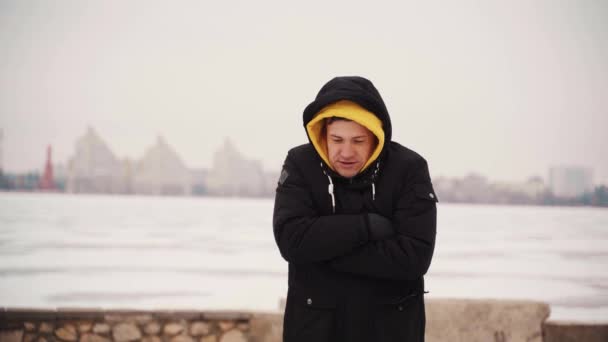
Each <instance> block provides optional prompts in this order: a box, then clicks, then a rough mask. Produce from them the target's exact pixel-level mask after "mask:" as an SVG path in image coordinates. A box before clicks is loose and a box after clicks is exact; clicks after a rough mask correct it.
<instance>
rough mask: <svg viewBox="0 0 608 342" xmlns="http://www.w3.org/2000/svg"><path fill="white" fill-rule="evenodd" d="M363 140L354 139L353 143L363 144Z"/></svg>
mask: <svg viewBox="0 0 608 342" xmlns="http://www.w3.org/2000/svg"><path fill="white" fill-rule="evenodd" d="M364 142H365V140H355V144H363V143H364Z"/></svg>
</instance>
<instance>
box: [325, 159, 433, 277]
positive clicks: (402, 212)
mask: <svg viewBox="0 0 608 342" xmlns="http://www.w3.org/2000/svg"><path fill="white" fill-rule="evenodd" d="M408 178H410V179H408V181H407V182H406V184H407V185H406V186H405V188H404V189H402V191H401V194H400V196H399V198H398V200H397V203H396V206H395V210H394V212H393V217H392V222H393V227H394V229H395V232H396V234H395V235H393V236H392V237H390V238H388V239H385V240H378V241H370V242H369V243H367V244H365V245H363V246H360V247H358V248H357V249H355V250H353V251H352V252H351V253H348V254H347V255H344V256H340V257H337V258H335V259H333V260H332V261H331V262H330V264H331V265H332V267H333V268H334V269H335V270H336V271H339V272H346V273H352V274H358V275H365V276H370V277H377V278H392V279H404V280H414V279H417V278H419V277H421V276H422V275H424V274H425V273H426V272H427V270H428V268H429V266H430V264H431V258H432V256H433V251H434V248H435V236H436V223H437V208H436V202H437V196H436V195H435V192H434V191H433V187H432V184H431V179H430V176H429V171H428V166H427V164H426V161H425V160H424V159H421V160H420V161H419V164H418V166H416V169H415V170H414V172H413V175H412V176H410V177H408Z"/></svg>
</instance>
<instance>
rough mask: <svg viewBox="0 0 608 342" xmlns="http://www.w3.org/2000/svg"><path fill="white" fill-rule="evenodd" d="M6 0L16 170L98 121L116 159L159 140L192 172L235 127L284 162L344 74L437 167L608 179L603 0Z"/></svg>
mask: <svg viewBox="0 0 608 342" xmlns="http://www.w3.org/2000/svg"><path fill="white" fill-rule="evenodd" d="M287 3H288V2H287V1H276V2H266V1H223V2H220V1H192V2H182V1H166V2H151V1H145V2H136V1H129V2H123V1H115V2H114V1H95V2H93V1H7V0H0V128H2V129H3V130H4V140H3V143H2V145H3V157H2V163H3V166H4V169H5V170H6V171H9V172H10V171H25V170H31V169H40V168H42V166H43V164H44V160H45V149H46V145H47V144H51V145H52V146H53V157H54V161H55V162H66V161H67V160H68V159H69V157H70V156H71V155H72V154H73V153H74V143H75V141H76V139H77V138H78V137H79V136H82V135H83V134H84V133H85V132H86V128H87V126H88V125H90V126H92V127H94V128H95V129H96V130H97V132H98V133H99V134H100V136H101V137H102V138H104V139H105V140H106V142H107V143H108V145H109V146H110V148H111V149H112V150H113V151H114V153H115V154H116V155H117V157H119V158H125V157H129V158H132V159H137V158H139V157H141V156H142V155H143V153H144V151H145V150H146V148H147V147H149V146H150V145H152V144H154V143H155V141H156V137H157V136H158V135H162V136H164V137H165V139H166V140H167V142H168V143H169V144H170V145H172V146H173V147H174V148H175V149H176V150H177V151H178V152H179V154H180V155H181V157H182V159H183V160H184V162H185V163H186V164H187V165H188V166H190V167H193V168H198V167H209V166H211V164H212V156H213V152H214V151H215V150H216V149H217V148H219V147H220V146H221V144H222V143H223V141H224V139H225V138H226V137H230V138H232V140H233V141H234V143H235V144H236V146H237V148H239V149H240V150H241V151H242V152H243V153H244V154H245V155H247V156H249V157H251V158H255V159H260V160H262V161H263V165H264V167H265V169H267V170H279V169H280V167H281V164H282V161H283V159H284V158H285V155H286V152H287V150H288V149H289V148H290V147H292V146H295V145H298V144H301V143H305V142H307V139H306V134H305V132H304V128H303V126H302V121H301V120H302V118H301V117H302V111H303V109H304V107H305V106H306V105H307V104H308V103H309V102H310V101H312V100H313V98H314V96H315V95H316V93H317V91H318V90H319V88H320V87H321V86H322V85H323V84H324V83H325V82H326V81H328V80H329V79H330V78H332V77H334V76H337V75H361V76H365V77H367V78H369V79H370V80H372V82H374V84H375V85H376V87H377V88H378V89H379V91H380V93H381V94H382V96H383V97H384V100H385V102H386V104H387V107H388V109H389V112H390V113H391V117H392V120H393V132H394V133H393V137H394V140H397V141H399V142H400V143H401V144H403V145H405V146H408V147H410V148H412V149H414V150H416V151H417V152H419V153H420V154H422V155H423V156H424V157H425V158H426V159H427V160H428V161H429V165H430V170H431V174H432V176H434V177H438V176H452V177H456V176H463V175H466V174H468V173H469V172H478V173H481V174H484V175H486V176H488V177H489V178H490V179H492V180H500V181H524V180H525V179H527V178H528V177H530V176H534V175H538V176H541V177H543V179H545V180H546V178H547V173H548V168H549V167H550V166H552V165H560V164H568V165H581V166H586V167H589V168H592V169H593V174H594V180H595V182H596V183H599V182H603V183H605V184H608V152H606V150H607V147H608V20H607V18H608V2H607V1H601V0H598V1H500V2H490V1H475V2H472V1H462V2H458V1H445V2H430V3H429V2H424V3H423V2H420V3H409V2H408V3H406V2H403V1H395V2H381V1H374V2H372V1H363V2H356V1H345V2H341V3H338V2H329V1H305V2H298V3H295V2H294V3H290V4H289V5H288V4H287Z"/></svg>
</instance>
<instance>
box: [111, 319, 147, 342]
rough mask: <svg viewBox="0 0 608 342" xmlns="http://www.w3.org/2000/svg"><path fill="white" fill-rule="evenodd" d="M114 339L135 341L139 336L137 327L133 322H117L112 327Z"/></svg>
mask: <svg viewBox="0 0 608 342" xmlns="http://www.w3.org/2000/svg"><path fill="white" fill-rule="evenodd" d="M112 336H113V337H114V341H116V342H121V341H125V342H126V341H135V340H139V339H140V338H141V332H140V331H139V328H137V326H136V325H135V324H133V323H119V324H116V325H115V326H114V327H113V328H112Z"/></svg>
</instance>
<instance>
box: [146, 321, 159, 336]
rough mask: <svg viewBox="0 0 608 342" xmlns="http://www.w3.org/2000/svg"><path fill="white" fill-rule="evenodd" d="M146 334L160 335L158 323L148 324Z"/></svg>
mask: <svg viewBox="0 0 608 342" xmlns="http://www.w3.org/2000/svg"><path fill="white" fill-rule="evenodd" d="M144 333H145V334H147V335H158V333H160V324H159V323H158V322H156V321H154V322H150V323H148V324H146V326H145V327H144Z"/></svg>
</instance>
